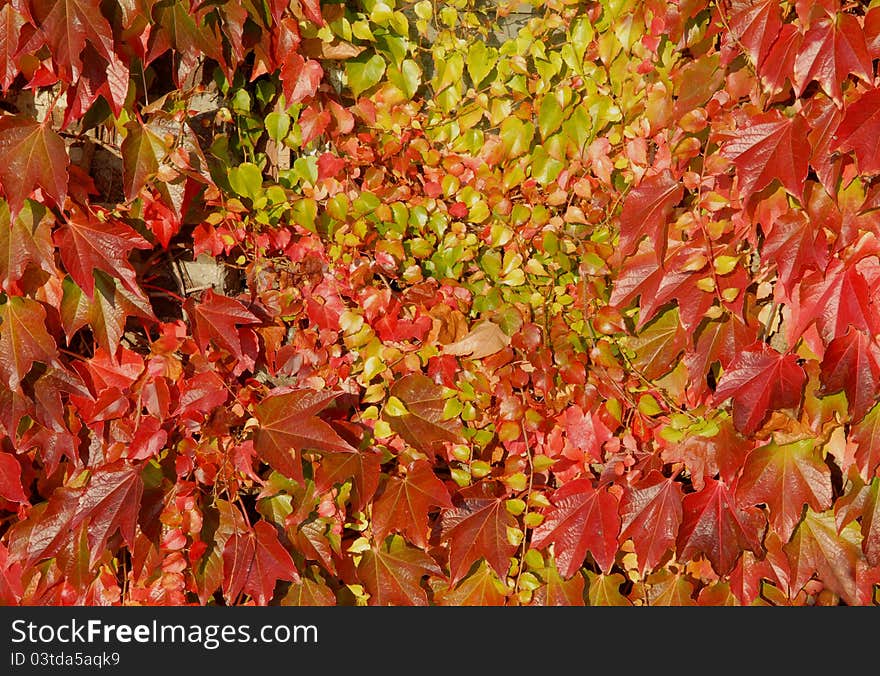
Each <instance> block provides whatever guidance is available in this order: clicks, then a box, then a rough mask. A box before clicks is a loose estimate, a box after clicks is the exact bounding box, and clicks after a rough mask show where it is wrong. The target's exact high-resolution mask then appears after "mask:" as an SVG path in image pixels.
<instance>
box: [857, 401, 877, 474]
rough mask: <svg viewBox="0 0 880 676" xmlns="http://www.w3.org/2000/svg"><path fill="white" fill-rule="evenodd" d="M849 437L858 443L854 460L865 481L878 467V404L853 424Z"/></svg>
mask: <svg viewBox="0 0 880 676" xmlns="http://www.w3.org/2000/svg"><path fill="white" fill-rule="evenodd" d="M850 438H851V439H852V441H854V442H855V443H856V444H857V445H858V448H857V449H856V454H855V462H856V466H857V467H858V469H859V473H860V474H861V475H862V478H863V479H865V480H866V481H867V480H868V478H869V477H872V476H874V472H876V471H877V468H878V467H880V404H877V405H876V406H874V408H872V409H871V410H870V411H868V413H867V415H865V417H864V418H863V419H862V420H860V421H859V422H858V423H856V424H855V425H853V427H852V432H851V435H850Z"/></svg>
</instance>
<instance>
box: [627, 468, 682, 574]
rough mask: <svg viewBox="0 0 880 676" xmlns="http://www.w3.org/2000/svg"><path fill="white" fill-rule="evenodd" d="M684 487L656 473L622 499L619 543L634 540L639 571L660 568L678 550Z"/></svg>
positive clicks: (628, 490)
mask: <svg viewBox="0 0 880 676" xmlns="http://www.w3.org/2000/svg"><path fill="white" fill-rule="evenodd" d="M682 495H683V492H682V488H681V483H680V482H678V481H675V480H674V479H671V478H669V477H665V476H663V475H662V474H661V473H660V472H658V471H657V470H652V471H651V472H649V473H648V475H647V476H645V477H644V478H643V479H641V480H640V481H639V482H638V483H636V484H634V485H631V486H627V487H626V489H625V490H624V493H623V497H621V499H620V521H621V530H620V536H619V538H618V541H619V542H625V541H626V540H628V539H632V542H633V546H634V548H635V553H636V556H637V557H638V562H639V570H640V571H641V572H642V573H644V572H645V571H647V570H651V569H653V568H654V567H655V566H657V564H659V563H660V562H661V561H662V559H663V557H664V556H666V554H667V553H668V552H669V551H670V550H673V549H674V548H675V540H676V538H677V536H678V529H679V526H680V525H681V520H682V505H681V501H682Z"/></svg>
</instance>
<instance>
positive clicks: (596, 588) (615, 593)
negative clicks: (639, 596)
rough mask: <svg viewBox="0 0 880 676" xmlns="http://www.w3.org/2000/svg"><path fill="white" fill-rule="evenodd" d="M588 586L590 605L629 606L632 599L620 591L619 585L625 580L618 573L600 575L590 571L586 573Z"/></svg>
mask: <svg viewBox="0 0 880 676" xmlns="http://www.w3.org/2000/svg"><path fill="white" fill-rule="evenodd" d="M587 577H588V578H589V582H590V587H589V591H588V598H589V601H590V605H591V606H607V607H619V606H631V605H632V601H630V600H629V599H628V598H626V597H625V596H624V595H623V594H621V593H620V588H621V586H622V585H623V584H624V583H625V582H626V578H625V577H624V576H623V575H621V574H620V573H612V574H611V575H602V574H598V575H597V574H596V573H592V572H588V573H587Z"/></svg>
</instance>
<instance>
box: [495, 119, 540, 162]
mask: <svg viewBox="0 0 880 676" xmlns="http://www.w3.org/2000/svg"><path fill="white" fill-rule="evenodd" d="M534 135H535V127H534V125H532V124H531V123H530V122H523V121H522V120H520V119H518V118H516V117H508V118H507V119H506V120H504V122H502V123H501V141H502V143H503V144H504V149H505V150H506V151H507V157H508V158H509V159H514V158H516V157H519V156H520V155H522V154H523V153H524V152H526V151H527V150H528V149H529V146H530V145H531V144H532V137H533V136H534Z"/></svg>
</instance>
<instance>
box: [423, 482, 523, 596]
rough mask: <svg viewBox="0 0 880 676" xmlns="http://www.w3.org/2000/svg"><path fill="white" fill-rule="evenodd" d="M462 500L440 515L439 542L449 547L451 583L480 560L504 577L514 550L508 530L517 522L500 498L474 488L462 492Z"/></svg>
mask: <svg viewBox="0 0 880 676" xmlns="http://www.w3.org/2000/svg"><path fill="white" fill-rule="evenodd" d="M462 497H463V500H462V501H461V502H460V503H456V505H457V506H456V507H455V508H454V509H451V510H449V511H446V512H444V513H443V517H442V521H441V526H442V539H443V541H445V542H447V543H448V544H449V575H450V583H451V584H453V585H454V584H456V583H457V582H458V581H459V580H461V579H462V578H464V577H465V575H467V574H468V571H469V570H470V567H471V566H472V565H473V564H474V563H476V562H477V561H479V560H480V559H485V560H486V561H487V562H488V563H489V565H490V566H492V568H493V569H494V570H495V572H496V573H498V575H499V576H500V577H502V578H504V577H506V576H507V570H508V568H509V567H510V557H511V556H513V553H514V552H515V551H516V545H515V544H513V543H512V542H511V541H510V539H509V533H508V529H511V528H516V527H517V520H516V519H515V518H514V517H513V515H512V514H511V513H510V512H508V511H507V508H506V507H505V504H504V503H505V501H504V500H503V499H501V498H497V497H493V496H490V495H486V494H484V493H481V492H480V491H478V490H477V489H476V488H474V489H471V490H465V491H463V493H462Z"/></svg>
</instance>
